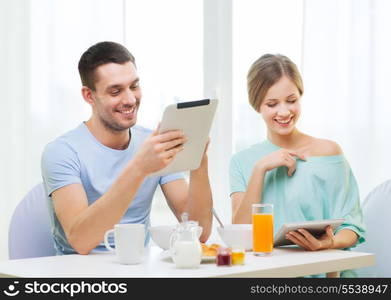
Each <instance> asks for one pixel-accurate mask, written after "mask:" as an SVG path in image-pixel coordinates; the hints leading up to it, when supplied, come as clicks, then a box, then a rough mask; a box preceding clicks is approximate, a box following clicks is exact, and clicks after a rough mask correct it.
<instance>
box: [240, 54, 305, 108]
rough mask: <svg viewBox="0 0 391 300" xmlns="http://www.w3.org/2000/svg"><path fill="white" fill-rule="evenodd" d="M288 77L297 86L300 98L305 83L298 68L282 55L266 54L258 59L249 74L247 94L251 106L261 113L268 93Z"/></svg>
mask: <svg viewBox="0 0 391 300" xmlns="http://www.w3.org/2000/svg"><path fill="white" fill-rule="evenodd" d="M283 76H287V77H288V78H289V79H290V80H292V82H293V83H294V84H295V85H296V87H297V89H298V90H299V93H300V96H301V95H303V92H304V88H303V81H302V79H301V75H300V72H299V70H298V69H297V66H296V65H295V64H294V63H293V62H292V61H291V60H290V59H289V58H288V57H286V56H284V55H281V54H275V55H274V54H265V55H262V56H261V57H260V58H258V59H257V60H256V61H255V62H254V63H253V64H252V66H251V68H250V70H249V71H248V74H247V92H248V99H249V102H250V104H251V106H252V107H253V108H254V109H255V110H256V111H259V107H260V105H261V103H262V101H263V99H264V98H265V96H266V93H267V91H268V90H269V89H270V88H271V87H272V86H273V85H274V84H275V83H276V82H277V81H279V80H280V79H281V77H283Z"/></svg>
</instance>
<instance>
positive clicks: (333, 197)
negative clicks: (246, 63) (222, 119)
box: [230, 54, 365, 251]
mask: <svg viewBox="0 0 391 300" xmlns="http://www.w3.org/2000/svg"><path fill="white" fill-rule="evenodd" d="M247 80H248V81H247V82H248V95H249V100H250V104H251V106H252V107H253V108H254V109H255V110H256V111H257V112H259V113H260V114H261V115H262V117H263V119H264V121H265V123H266V126H267V139H266V140H265V141H263V142H262V143H259V144H255V145H253V146H251V147H250V148H248V149H245V150H243V151H241V152H239V153H237V154H235V155H234V156H233V157H232V160H231V165H230V182H231V198H232V217H233V223H251V205H252V204H254V203H259V202H261V203H272V204H273V205H274V231H275V232H277V230H278V229H279V228H280V227H281V225H283V224H284V223H290V222H299V221H309V220H322V219H334V218H344V219H345V221H344V223H343V224H342V225H341V226H340V227H339V228H338V229H337V231H336V232H335V233H334V232H333V230H332V229H331V227H328V228H327V229H326V233H325V234H323V235H322V236H321V237H320V238H315V237H314V236H313V235H311V234H310V233H309V232H308V231H306V230H304V229H300V230H298V231H292V232H290V233H288V234H287V238H288V239H289V240H291V241H292V242H294V243H295V244H296V245H298V246H300V247H302V248H304V249H306V250H311V251H314V250H321V249H330V248H333V249H338V248H349V247H352V246H354V245H355V244H356V243H357V242H363V241H364V239H365V237H364V234H365V232H364V226H363V221H362V211H361V208H360V201H359V193H358V188H357V184H356V181H355V178H354V176H353V174H352V171H351V169H350V167H349V164H348V163H347V161H346V159H345V157H344V155H343V154H342V150H341V148H340V147H339V146H338V144H337V143H335V142H333V141H330V140H324V139H319V138H315V137H312V136H309V135H307V134H305V133H303V132H301V131H299V130H298V129H297V128H296V123H297V121H298V119H299V117H300V112H301V108H300V106H301V103H300V98H301V96H302V94H303V83H302V79H301V76H300V73H299V71H298V69H297V67H296V65H295V64H294V63H293V62H292V61H291V60H289V58H287V57H285V56H282V55H271V54H266V55H264V56H262V57H261V58H259V59H258V60H257V61H255V62H254V64H253V65H252V66H251V68H250V70H249V73H248V77H247Z"/></svg>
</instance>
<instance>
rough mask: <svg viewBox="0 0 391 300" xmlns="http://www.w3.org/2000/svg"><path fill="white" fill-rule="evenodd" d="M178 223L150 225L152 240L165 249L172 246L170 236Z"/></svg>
mask: <svg viewBox="0 0 391 300" xmlns="http://www.w3.org/2000/svg"><path fill="white" fill-rule="evenodd" d="M176 227H177V225H160V226H151V227H149V232H150V233H151V237H152V240H153V241H154V242H155V244H157V245H158V246H159V247H160V248H162V249H163V250H167V249H169V248H170V237H171V234H172V233H173V232H174V230H175V228H176ZM201 233H202V227H201V226H198V238H199V237H200V236H201Z"/></svg>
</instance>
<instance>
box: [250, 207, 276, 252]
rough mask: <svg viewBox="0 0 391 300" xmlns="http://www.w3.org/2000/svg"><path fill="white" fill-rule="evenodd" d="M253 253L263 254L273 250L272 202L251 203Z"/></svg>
mask: <svg viewBox="0 0 391 300" xmlns="http://www.w3.org/2000/svg"><path fill="white" fill-rule="evenodd" d="M252 222H253V253H254V255H257V256H265V255H268V254H271V253H272V251H273V204H269V203H262V204H253V205H252Z"/></svg>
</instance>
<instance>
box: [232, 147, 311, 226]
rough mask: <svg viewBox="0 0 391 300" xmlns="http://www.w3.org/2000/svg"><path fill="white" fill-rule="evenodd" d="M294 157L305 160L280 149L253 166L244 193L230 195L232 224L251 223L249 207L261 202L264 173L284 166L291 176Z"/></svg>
mask: <svg viewBox="0 0 391 300" xmlns="http://www.w3.org/2000/svg"><path fill="white" fill-rule="evenodd" d="M294 156H296V157H299V158H300V159H302V160H305V157H304V156H303V155H301V154H298V153H296V152H294V151H291V150H287V149H280V150H278V151H275V152H272V153H271V154H269V155H267V156H265V157H264V158H262V159H261V160H259V161H258V162H257V163H256V164H255V166H254V168H253V172H252V174H251V177H250V180H249V182H248V185H247V189H246V192H244V193H243V192H239V193H233V194H232V223H234V224H235V223H237V224H240V223H251V205H252V204H254V203H259V202H261V201H262V199H261V197H262V191H263V181H264V178H265V174H266V172H267V171H270V170H272V169H274V168H277V167H281V166H285V167H287V168H288V176H292V175H293V173H294V172H295V170H296V160H295V159H294Z"/></svg>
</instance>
